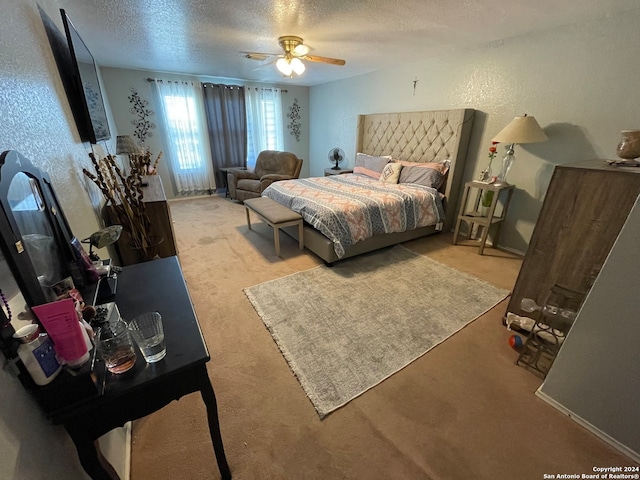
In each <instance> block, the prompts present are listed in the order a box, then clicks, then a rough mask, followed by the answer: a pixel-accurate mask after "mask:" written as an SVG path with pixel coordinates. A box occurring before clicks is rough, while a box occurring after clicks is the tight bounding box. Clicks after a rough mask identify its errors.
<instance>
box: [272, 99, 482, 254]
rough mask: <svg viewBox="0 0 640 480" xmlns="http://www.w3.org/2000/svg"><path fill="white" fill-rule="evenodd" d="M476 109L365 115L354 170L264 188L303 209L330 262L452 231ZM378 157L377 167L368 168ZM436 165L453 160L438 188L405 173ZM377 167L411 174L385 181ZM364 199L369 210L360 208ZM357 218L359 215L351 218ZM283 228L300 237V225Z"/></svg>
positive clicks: (315, 248) (308, 241)
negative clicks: (376, 174) (296, 227)
mask: <svg viewBox="0 0 640 480" xmlns="http://www.w3.org/2000/svg"><path fill="white" fill-rule="evenodd" d="M474 113H475V112H474V110H472V109H458V110H439V111H424V112H404V113H384V114H369V115H360V116H358V124H357V142H356V151H357V152H359V153H360V155H358V156H357V158H356V166H355V168H354V173H352V174H343V175H334V176H329V177H317V178H307V179H299V180H286V181H282V182H276V183H274V184H272V185H271V186H270V187H269V188H267V190H265V191H264V192H263V196H266V197H269V198H272V199H273V200H275V201H277V202H278V203H281V204H283V205H285V206H287V207H288V208H290V209H292V210H294V211H296V212H298V213H300V214H301V215H302V217H303V218H304V220H305V226H304V246H305V247H306V248H308V249H309V250H311V251H312V252H313V253H315V254H316V255H318V256H319V257H320V258H322V260H324V261H325V263H327V264H332V263H333V262H335V261H337V260H343V259H346V258H349V257H353V256H355V255H360V254H362V253H366V252H370V251H373V250H377V249H379V248H384V247H387V246H390V245H395V244H397V243H402V242H406V241H408V240H413V239H415V238H419V237H423V236H426V235H431V234H433V233H437V232H439V231H442V230H444V231H449V230H451V228H452V226H453V222H454V220H455V214H454V212H455V211H456V205H457V201H458V197H459V194H460V190H461V184H462V177H463V173H464V166H465V159H466V155H467V146H468V143H469V138H470V135H471V128H472V124H473V118H474ZM385 158H386V160H385ZM390 159H393V161H392V160H390ZM387 163H395V164H396V165H400V164H401V165H402V168H398V167H397V166H396V167H387ZM371 165H373V166H374V167H375V168H374V167H372V169H373V170H374V171H370V170H369V167H370V166H371ZM435 165H446V166H447V168H448V171H446V176H443V177H442V184H441V185H437V186H436V185H431V187H435V188H431V187H429V186H426V185H422V184H418V183H416V184H414V183H411V180H412V178H411V176H410V175H408V174H406V175H405V174H404V173H403V172H411V171H413V172H418V171H419V172H421V174H422V172H423V171H427V170H428V168H427V169H425V168H422V167H431V166H435ZM435 168H437V169H440V167H435ZM445 170H446V169H445ZM442 171H444V170H442ZM376 172H378V173H379V174H381V176H383V178H385V179H386V178H387V177H389V176H390V175H393V174H397V175H398V176H400V175H405V178H404V179H403V178H401V179H400V180H401V183H397V184H395V183H394V181H393V179H392V180H391V181H390V182H389V183H387V182H384V181H379V179H378V178H377V177H375V173H376ZM390 172H391V173H390ZM416 182H418V180H416ZM364 204H367V205H366V209H367V211H368V212H369V213H366V214H364V213H361V211H360V206H361V205H364ZM339 206H344V209H343V210H340V209H339V208H338V207H339ZM371 212H372V213H371ZM328 214H330V215H333V217H327V215H328ZM365 215H366V216H367V218H363V217H364V216H365ZM328 218H329V219H328ZM354 218H355V219H356V220H357V221H358V222H360V223H359V224H354V223H351V222H352V219H354ZM284 231H285V232H286V233H287V234H289V235H290V236H292V237H294V238H296V239H297V238H298V233H297V229H293V228H285V229H284ZM384 232H389V233H384Z"/></svg>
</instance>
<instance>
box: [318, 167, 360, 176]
mask: <svg viewBox="0 0 640 480" xmlns="http://www.w3.org/2000/svg"><path fill="white" fill-rule="evenodd" d="M343 173H353V168H338V169H334V168H333V167H329V168H325V169H324V176H325V177H328V176H330V175H341V174H343Z"/></svg>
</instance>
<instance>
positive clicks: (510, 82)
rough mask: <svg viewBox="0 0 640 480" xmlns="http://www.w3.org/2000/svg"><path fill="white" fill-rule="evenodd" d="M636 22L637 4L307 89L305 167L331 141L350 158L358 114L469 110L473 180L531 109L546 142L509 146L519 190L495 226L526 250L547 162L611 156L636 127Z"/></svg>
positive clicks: (320, 159) (639, 119)
mask: <svg viewBox="0 0 640 480" xmlns="http://www.w3.org/2000/svg"><path fill="white" fill-rule="evenodd" d="M639 24H640V9H637V10H634V11H630V12H626V13H624V14H620V15H612V16H609V17H605V18H598V19H594V20H593V21H591V22H586V23H580V24H576V25H570V26H565V27H561V28H556V29H553V30H549V31H546V32H542V33H536V34H531V35H525V36H520V37H515V38H509V39H506V40H504V41H500V42H495V43H493V44H491V45H487V46H484V47H479V48H472V49H468V50H464V51H457V52H444V53H443V54H442V56H441V57H440V58H425V59H417V60H416V62H415V63H412V64H408V65H400V66H398V67H396V68H393V69H387V70H383V71H378V72H375V73H371V74H367V75H362V76H358V77H353V78H350V79H347V80H343V81H338V82H333V83H329V84H325V85H320V86H317V87H312V88H311V91H310V112H311V117H310V128H311V140H310V147H311V150H310V158H311V172H310V173H311V175H321V174H322V169H323V168H325V167H326V166H329V163H328V161H327V159H326V156H327V152H328V151H329V149H330V148H331V147H334V146H340V147H342V148H343V149H344V150H345V152H346V154H347V156H348V160H349V162H350V164H351V165H353V158H354V154H355V139H356V134H355V128H356V117H357V115H358V114H362V113H376V112H399V111H417V110H440V109H451V108H474V109H477V110H478V112H477V115H476V119H475V124H474V134H473V135H472V138H471V145H470V150H469V156H468V162H469V163H468V165H467V168H466V170H465V180H470V179H472V178H475V177H476V176H477V175H478V174H479V173H480V171H481V170H482V169H483V168H485V167H486V165H487V163H488V158H487V155H488V148H489V146H490V144H491V139H492V138H493V135H495V134H497V133H498V132H499V131H500V130H501V129H502V128H503V127H504V126H505V125H507V123H509V122H510V121H511V120H512V119H513V117H515V116H516V115H522V114H523V113H528V114H529V115H533V116H535V117H536V119H537V120H538V122H539V123H540V125H541V126H542V127H543V128H544V130H545V132H546V133H547V135H548V136H549V141H548V142H546V143H540V144H532V145H524V146H517V147H516V163H515V164H514V166H513V168H512V170H511V172H510V173H509V178H508V179H509V181H510V183H514V184H515V185H516V187H517V191H516V193H515V194H514V197H513V199H512V202H511V207H510V210H509V216H508V218H507V220H506V221H505V224H504V226H503V228H502V233H501V244H502V245H504V246H506V247H509V248H511V249H514V250H517V251H521V252H525V251H526V249H527V245H528V242H529V239H530V238H531V234H532V232H533V227H534V225H535V222H536V220H537V217H538V213H539V210H540V208H541V206H542V201H543V198H544V193H545V192H546V189H547V186H548V184H549V180H550V179H551V173H552V171H553V167H554V166H555V165H558V164H564V163H570V162H575V161H581V160H586V159H590V158H617V157H616V146H617V144H618V142H619V140H620V130H623V129H637V128H640V116H639V115H638V106H639V103H640V102H639V101H638V100H639V96H640V95H639V91H638V88H637V79H638V78H640V57H638V55H636V54H635V53H634V52H635V45H638V44H640V29H638V25H639ZM487 28H491V25H487ZM416 78H417V79H418V83H417V85H416V90H415V95H414V90H413V81H414V79H416ZM498 152H499V155H498V157H496V160H495V161H494V162H496V161H497V162H496V163H500V161H501V158H502V152H503V149H502V147H499V149H498ZM496 163H494V167H495V166H496ZM494 170H495V168H494Z"/></svg>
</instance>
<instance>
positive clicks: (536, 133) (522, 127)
mask: <svg viewBox="0 0 640 480" xmlns="http://www.w3.org/2000/svg"><path fill="white" fill-rule="evenodd" d="M547 140H549V138H548V137H547V135H546V134H545V133H544V131H543V130H542V128H541V127H540V125H539V124H538V122H537V121H536V119H535V117H531V116H528V115H527V114H526V113H525V114H524V115H523V116H521V117H516V118H514V119H513V120H512V121H511V122H510V123H509V124H508V125H507V126H506V127H504V128H503V129H502V130H500V132H499V133H498V134H497V135H496V136H495V137H493V141H494V142H499V143H506V144H507V147H506V148H507V153H506V155H505V157H504V159H503V160H502V171H501V172H500V176H499V177H498V182H496V184H500V183H502V184H506V183H507V174H508V173H509V170H510V169H511V166H512V165H513V162H514V161H515V159H516V158H515V155H514V149H513V147H514V146H515V144H516V143H537V142H546V141H547Z"/></svg>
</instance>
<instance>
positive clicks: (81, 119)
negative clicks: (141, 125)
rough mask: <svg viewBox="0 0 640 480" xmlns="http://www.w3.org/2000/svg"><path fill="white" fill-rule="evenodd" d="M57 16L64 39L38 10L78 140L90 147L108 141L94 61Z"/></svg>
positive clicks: (64, 19) (65, 18) (69, 26)
mask: <svg viewBox="0 0 640 480" xmlns="http://www.w3.org/2000/svg"><path fill="white" fill-rule="evenodd" d="M60 13H61V15H62V23H63V25H64V30H65V36H66V38H65V36H62V35H61V33H60V30H58V28H57V26H56V25H55V24H54V23H53V21H52V20H51V19H50V18H49V17H48V16H47V15H46V13H44V11H43V10H42V9H40V15H41V17H42V20H43V23H44V26H45V30H46V32H47V37H48V38H49V43H50V45H51V49H52V50H53V54H54V57H55V59H56V64H57V66H58V71H59V72H60V77H61V79H62V83H63V85H64V89H65V91H66V93H67V98H68V100H69V104H70V106H71V111H72V113H73V117H74V119H75V121H76V126H77V127H78V133H79V134H80V139H81V140H82V141H84V142H90V143H93V144H95V143H98V142H100V141H102V140H108V139H109V138H111V132H110V131H109V122H108V121H107V113H106V110H105V106H104V100H103V98H102V91H101V90H100V82H99V81H98V71H97V68H96V64H95V61H94V59H93V56H92V55H91V53H90V52H89V49H88V48H87V46H86V45H85V43H84V42H83V41H82V38H80V35H79V34H78V32H77V31H76V29H75V27H74V26H73V23H71V20H70V19H69V17H68V15H67V14H66V12H65V11H64V9H60Z"/></svg>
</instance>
